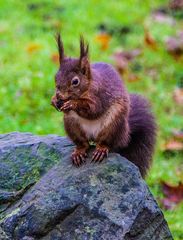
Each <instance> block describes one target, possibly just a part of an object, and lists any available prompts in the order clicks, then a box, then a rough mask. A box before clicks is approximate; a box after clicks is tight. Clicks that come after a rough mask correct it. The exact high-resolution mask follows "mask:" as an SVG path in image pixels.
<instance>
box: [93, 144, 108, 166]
mask: <svg viewBox="0 0 183 240" xmlns="http://www.w3.org/2000/svg"><path fill="white" fill-rule="evenodd" d="M108 153H109V149H108V148H107V147H105V146H97V147H96V149H95V151H94V153H93V156H92V162H102V161H103V159H104V158H105V157H107V156H108Z"/></svg>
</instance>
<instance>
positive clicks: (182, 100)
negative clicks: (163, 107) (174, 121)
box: [173, 87, 183, 106]
mask: <svg viewBox="0 0 183 240" xmlns="http://www.w3.org/2000/svg"><path fill="white" fill-rule="evenodd" d="M173 99H174V101H175V102H176V103H177V104H179V105H182V106H183V88H179V87H176V88H175V90H174V92H173Z"/></svg>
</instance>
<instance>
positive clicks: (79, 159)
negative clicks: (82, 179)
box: [71, 149, 87, 167]
mask: <svg viewBox="0 0 183 240" xmlns="http://www.w3.org/2000/svg"><path fill="white" fill-rule="evenodd" d="M86 157H87V153H86V152H85V151H84V150H82V149H75V150H74V152H73V153H72V155H71V158H72V163H73V164H74V165H75V166H77V167H79V166H80V165H81V164H83V163H85V162H86Z"/></svg>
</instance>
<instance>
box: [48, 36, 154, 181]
mask: <svg viewBox="0 0 183 240" xmlns="http://www.w3.org/2000/svg"><path fill="white" fill-rule="evenodd" d="M57 44H58V51H59V62H60V67H59V70H58V72H57V74H56V76H55V84H56V93H55V95H54V96H53V97H52V100H51V104H52V105H53V106H54V107H55V108H56V109H57V110H59V111H63V113H64V127H65V130H66V133H67V134H68V136H69V137H70V138H71V140H72V141H73V142H74V143H75V145H76V148H75V150H74V152H73V153H72V155H71V159H72V162H73V164H74V165H76V166H80V165H81V164H83V163H84V162H85V161H86V158H87V152H88V150H89V147H90V143H91V142H94V143H95V144H96V147H95V150H94V152H93V155H92V162H102V161H103V159H104V158H106V157H107V156H108V153H109V152H117V153H119V154H120V155H122V156H124V157H126V158H127V159H128V160H129V161H131V162H133V163H134V164H135V165H136V166H138V168H139V170H140V172H141V175H142V176H143V177H145V175H146V173H147V170H148V169H149V167H150V164H151V161H152V154H153V150H154V145H155V138H156V123H155V118H154V116H153V114H152V113H151V111H150V107H149V104H148V102H147V100H146V99H144V98H143V97H141V96H139V95H137V94H129V93H128V92H127V90H126V88H125V86H124V83H123V81H122V79H121V77H120V75H119V74H118V72H117V71H116V70H115V69H114V68H113V67H112V66H111V65H109V64H106V63H103V62H99V63H93V64H92V63H90V61H89V45H88V44H86V42H85V41H84V39H83V37H81V38H80V57H79V58H69V57H66V56H65V55H64V47H63V42H62V39H61V36H60V34H58V36H57Z"/></svg>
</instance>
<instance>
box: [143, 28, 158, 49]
mask: <svg viewBox="0 0 183 240" xmlns="http://www.w3.org/2000/svg"><path fill="white" fill-rule="evenodd" d="M144 43H145V44H146V46H147V47H149V48H151V49H153V50H157V42H156V41H155V39H154V38H153V37H152V35H151V34H150V32H149V30H147V28H144Z"/></svg>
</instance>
